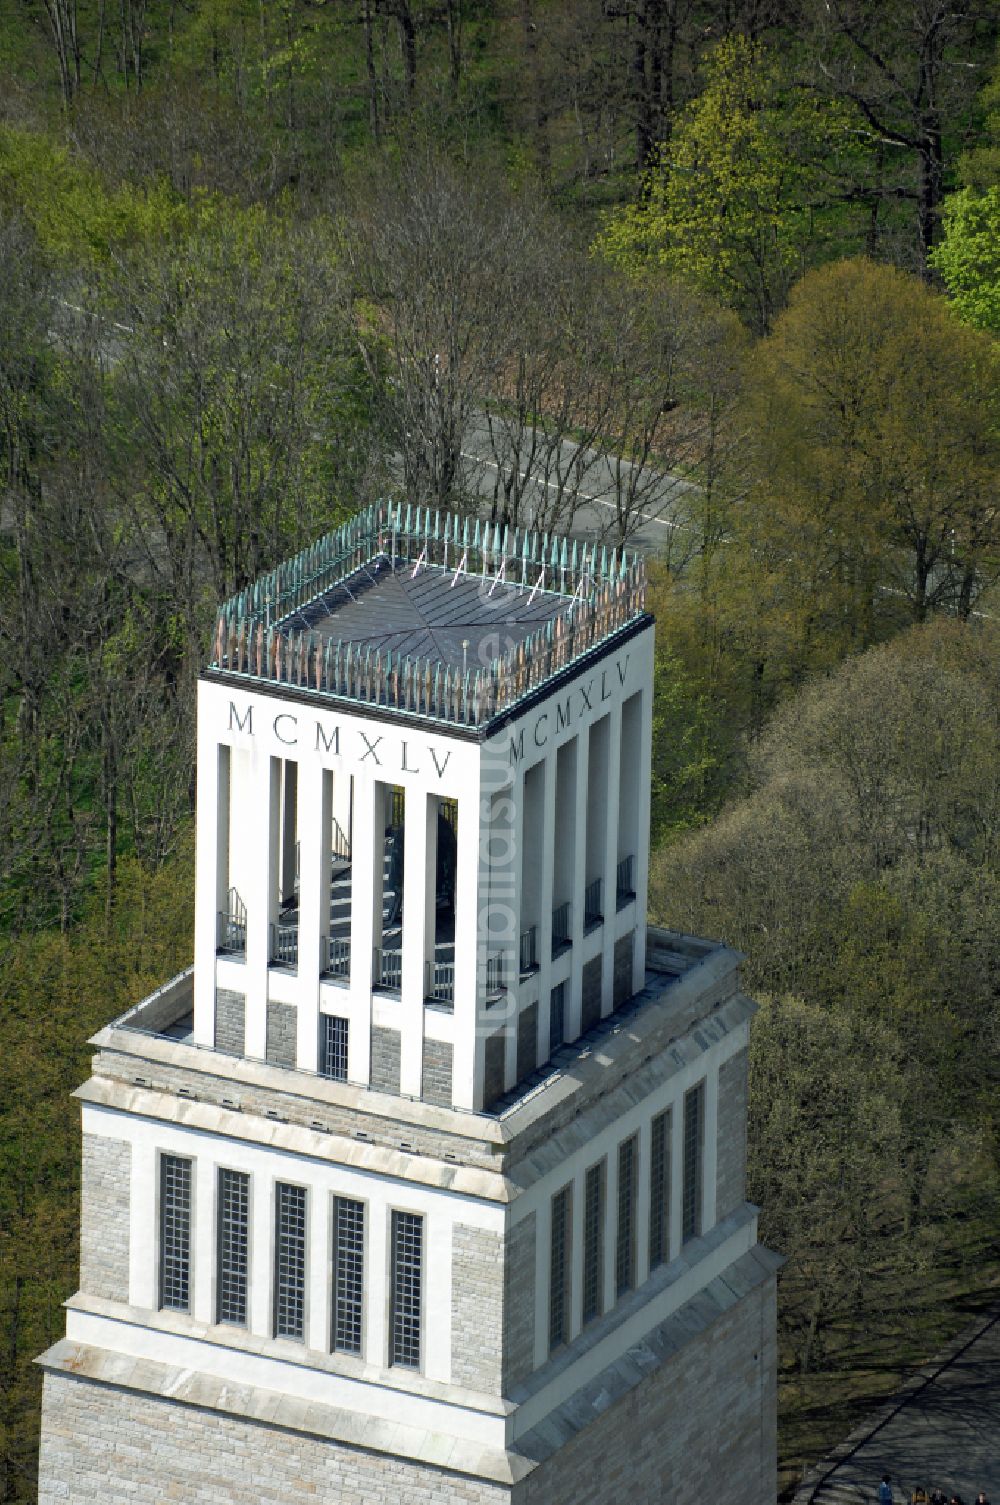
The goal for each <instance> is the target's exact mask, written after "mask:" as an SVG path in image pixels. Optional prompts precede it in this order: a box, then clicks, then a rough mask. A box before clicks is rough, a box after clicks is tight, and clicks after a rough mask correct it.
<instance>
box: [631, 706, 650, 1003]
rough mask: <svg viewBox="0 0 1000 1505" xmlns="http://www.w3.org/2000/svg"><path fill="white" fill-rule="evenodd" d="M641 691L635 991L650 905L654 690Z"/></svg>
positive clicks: (642, 972) (642, 977)
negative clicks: (650, 816) (650, 817)
mask: <svg viewBox="0 0 1000 1505" xmlns="http://www.w3.org/2000/svg"><path fill="white" fill-rule="evenodd" d="M641 694H642V711H641V715H640V726H641V728H642V730H641V734H640V751H639V820H638V835H637V838H636V844H635V929H636V936H635V940H636V945H635V951H634V953H633V961H632V991H633V993H638V992H639V990H640V989H641V988H642V987H643V985H644V983H645V981H646V926H647V910H648V908H649V800H650V787H651V781H652V758H653V692H652V690H651V688H650V686H649V685H648V684H646V685H645V686H644V687H643V689H642V691H641Z"/></svg>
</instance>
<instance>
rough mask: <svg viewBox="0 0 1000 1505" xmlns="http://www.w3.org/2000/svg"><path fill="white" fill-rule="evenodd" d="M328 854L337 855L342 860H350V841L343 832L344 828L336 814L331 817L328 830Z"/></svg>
mask: <svg viewBox="0 0 1000 1505" xmlns="http://www.w3.org/2000/svg"><path fill="white" fill-rule="evenodd" d="M330 856H331V857H334V858H336V857H339V858H340V859H341V860H342V861H344V862H350V860H351V843H350V841H349V839H348V837H347V836H346V835H345V833H344V828H343V826H342V825H341V824H340V821H339V820H338V819H337V817H336V816H333V817H332V824H331V831H330Z"/></svg>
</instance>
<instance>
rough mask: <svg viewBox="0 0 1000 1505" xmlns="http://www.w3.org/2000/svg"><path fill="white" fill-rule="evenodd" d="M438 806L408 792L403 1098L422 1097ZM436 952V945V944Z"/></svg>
mask: <svg viewBox="0 0 1000 1505" xmlns="http://www.w3.org/2000/svg"><path fill="white" fill-rule="evenodd" d="M436 803H437V802H436V801H435V800H434V799H433V798H432V797H429V796H428V795H427V794H426V793H425V792H424V790H422V789H418V788H415V787H412V786H411V787H410V788H408V789H407V791H406V806H405V816H404V819H405V823H406V838H405V845H404V847H403V958H402V968H403V976H402V988H401V995H402V996H401V1000H400V1001H401V1005H402V1008H401V1031H400V1042H399V1044H400V1058H399V1090H400V1092H401V1093H402V1094H403V1096H404V1097H419V1096H420V1089H421V1080H422V1077H423V1064H424V997H425V994H426V991H427V987H426V983H427V974H426V966H425V963H426V959H427V950H426V947H427V911H428V907H429V908H430V910H431V914H432V916H433V910H434V877H435V875H434V873H433V872H429V871H428V865H429V864H428V855H429V853H430V854H433V850H434V843H433V840H432V839H431V834H430V821H431V819H432V817H434V818H436V815H437V809H436ZM431 944H432V947H433V940H432V942H431Z"/></svg>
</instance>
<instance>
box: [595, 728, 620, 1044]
mask: <svg viewBox="0 0 1000 1505" xmlns="http://www.w3.org/2000/svg"><path fill="white" fill-rule="evenodd" d="M621 753H622V706H621V701H620V700H616V701H615V702H614V703H613V704H612V706H611V710H610V727H609V734H608V786H607V789H606V790H602V791H599V792H600V793H602V794H603V795H604V797H605V812H606V820H607V824H606V826H605V833H604V967H603V971H602V974H601V1015H602V1017H603V1016H605V1015H607V1014H610V1013H611V1010H612V1008H613V1006H614V993H615V926H616V920H617V916H618V885H617V881H616V880H617V876H618V782H619V779H620V778H621Z"/></svg>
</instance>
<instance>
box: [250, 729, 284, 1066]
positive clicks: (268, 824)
mask: <svg viewBox="0 0 1000 1505" xmlns="http://www.w3.org/2000/svg"><path fill="white" fill-rule="evenodd" d="M280 774H281V764H280V761H279V759H277V758H271V757H268V756H267V755H266V754H258V755H257V756H256V759H255V763H254V768H253V781H252V782H253V793H254V800H253V808H252V810H251V811H249V812H248V819H250V820H252V821H253V833H252V834H253V842H252V845H251V848H250V853H249V861H248V864H247V871H246V874H245V876H244V884H245V886H246V906H247V963H246V978H247V996H246V1046H245V1049H246V1053H247V1055H248V1056H256V1057H257V1058H259V1059H260V1060H263V1059H264V1057H265V1056H266V1054H267V991H268V977H267V972H268V964H269V962H270V956H271V925H272V924H273V923H274V922H275V921H276V920H277V917H278V860H279V836H280V826H281V806H280V801H279V793H280V788H279V786H280Z"/></svg>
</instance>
